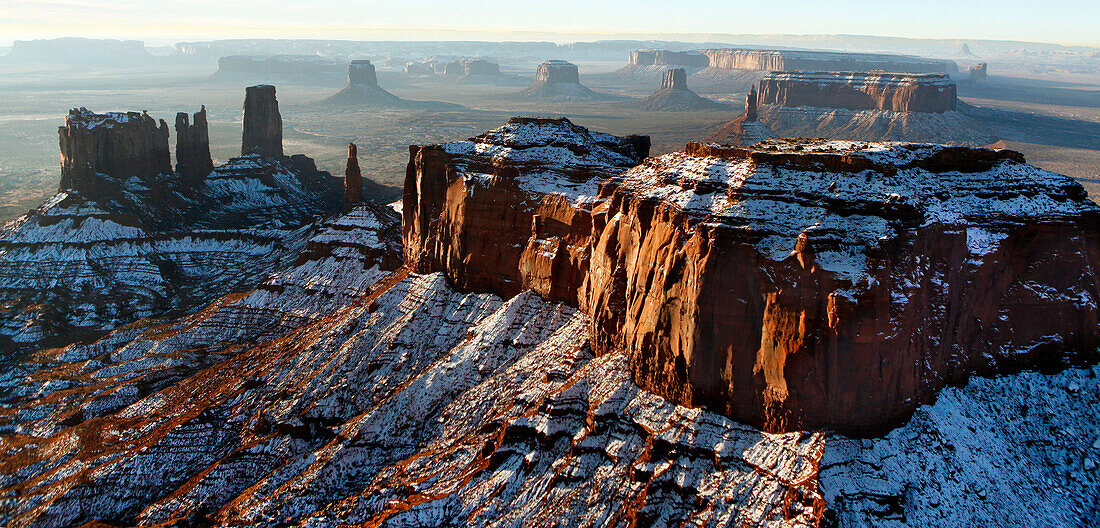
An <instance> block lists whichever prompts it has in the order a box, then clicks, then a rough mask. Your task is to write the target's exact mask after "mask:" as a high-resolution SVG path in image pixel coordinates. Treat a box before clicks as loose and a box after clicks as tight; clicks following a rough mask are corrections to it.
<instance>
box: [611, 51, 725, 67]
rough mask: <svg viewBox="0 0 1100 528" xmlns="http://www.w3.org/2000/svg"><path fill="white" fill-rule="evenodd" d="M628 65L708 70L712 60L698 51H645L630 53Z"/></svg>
mask: <svg viewBox="0 0 1100 528" xmlns="http://www.w3.org/2000/svg"><path fill="white" fill-rule="evenodd" d="M627 63H628V64H630V65H631V66H688V67H695V68H706V67H707V66H709V65H710V58H709V57H707V56H706V55H703V54H701V53H699V52H697V51H695V52H692V51H669V50H663V49H643V50H634V51H631V52H630V55H629V57H628V58H627Z"/></svg>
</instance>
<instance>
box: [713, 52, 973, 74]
mask: <svg viewBox="0 0 1100 528" xmlns="http://www.w3.org/2000/svg"><path fill="white" fill-rule="evenodd" d="M700 53H702V54H703V55H705V56H706V57H707V58H708V61H709V63H708V66H711V67H714V68H722V69H726V70H763V71H799V70H805V71H871V70H883V71H900V72H915V73H940V72H942V73H955V72H957V71H959V66H958V64H956V63H955V61H951V60H940V59H924V58H920V57H913V56H909V55H887V54H875V53H844V52H831V51H802V50H797V51H796V50H762V49H704V50H700Z"/></svg>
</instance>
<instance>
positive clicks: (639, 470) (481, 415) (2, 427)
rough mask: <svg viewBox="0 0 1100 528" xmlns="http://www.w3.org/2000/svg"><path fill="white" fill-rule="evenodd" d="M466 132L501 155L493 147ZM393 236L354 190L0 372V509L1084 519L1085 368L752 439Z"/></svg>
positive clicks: (1032, 522)
mask: <svg viewBox="0 0 1100 528" xmlns="http://www.w3.org/2000/svg"><path fill="white" fill-rule="evenodd" d="M511 130H512V132H518V129H517V128H515V127H513V128H512V129H511ZM529 132H530V130H529ZM589 134H591V133H589ZM595 136H596V137H597V138H601V137H602V135H598V134H597V135H595ZM568 138H569V136H568V135H567V134H566V131H565V130H558V131H556V132H555V133H554V134H553V139H551V141H552V142H556V144H558V145H560V147H552V148H547V147H541V148H543V149H544V150H543V152H544V153H545V154H556V155H557V156H558V157H559V158H562V159H563V160H565V161H568V160H571V159H573V158H570V157H569V156H571V155H573V154H572V153H573V151H581V150H582V149H581V148H580V145H577V144H576V142H575V141H569V139H568ZM518 139H519V137H517V136H514V137H513V138H512V141H511V143H512V144H513V145H521V144H522V145H526V148H524V149H520V150H530V149H539V148H540V147H536V146H531V144H530V140H531V139H532V138H530V137H528V138H527V142H526V143H517V142H516V140H518ZM544 139H550V138H545V137H544ZM604 139H606V138H604ZM502 141H505V140H502ZM605 142H610V143H622V142H623V140H619V141H613V140H608V141H605ZM588 148H592V147H591V146H589V147H588ZM559 149H560V150H559ZM487 150H489V151H491V152H492V154H493V155H494V156H496V157H498V159H500V160H501V161H500V162H501V163H502V164H504V163H505V160H506V159H507V157H508V156H510V153H509V151H507V150H506V149H487ZM535 153H536V152H535V151H530V152H528V154H531V155H534V154H535ZM577 156H580V154H577ZM582 158H583V159H588V160H592V159H593V158H589V157H582ZM517 161H522V160H517ZM543 168H546V167H543ZM574 168H576V169H577V170H580V169H582V168H583V167H580V166H579V165H577V164H574ZM527 176H530V175H529V174H528V175H527ZM901 176H905V175H904V174H902V175H901ZM525 177H526V176H525ZM856 177H858V178H859V179H860V181H862V175H860V174H857V175H856ZM676 178H677V176H676V175H673V174H667V175H666V180H667V181H670V182H676V181H678V180H677V179H676ZM544 181H545V182H548V181H550V179H549V178H548V179H545V180H544ZM699 181H702V180H699ZM529 183H530V182H529ZM822 185H824V184H823V183H822ZM696 188H697V189H699V188H701V187H698V186H697V187H696ZM544 189H546V188H544ZM485 190H486V189H485V188H479V192H482V191H485ZM839 190H840V192H847V188H844V187H841V188H840V189H839ZM565 192H571V191H568V189H567V190H566V191H565ZM398 234H399V224H398V219H397V218H396V217H395V215H394V214H393V213H392V212H390V211H388V210H387V209H386V208H383V207H380V206H378V205H377V204H373V203H371V202H369V201H368V202H364V203H363V204H360V205H359V206H357V207H356V208H354V209H353V210H352V211H351V212H350V213H349V214H346V215H343V216H341V217H339V218H336V219H334V220H332V221H331V222H328V223H327V224H326V225H325V226H324V227H322V228H321V230H320V231H319V232H318V233H317V234H316V235H315V236H313V237H312V238H311V239H310V241H309V243H308V245H307V247H308V248H309V249H308V250H307V251H306V253H305V254H304V255H303V256H302V258H301V259H300V261H299V264H298V265H296V266H291V267H288V268H285V269H283V270H281V271H279V272H278V273H276V274H274V275H273V276H272V277H271V278H270V279H269V280H268V281H266V282H265V283H264V284H262V285H261V286H260V287H259V288H257V289H256V290H254V291H250V292H247V293H241V294H233V295H229V296H226V297H223V298H221V299H218V300H217V301H215V302H214V303H212V304H210V305H209V306H207V307H205V308H204V309H202V310H199V311H196V312H194V313H192V314H189V315H186V316H184V317H180V318H178V319H172V320H158V321H141V322H138V323H137V324H134V325H131V326H128V327H124V328H120V329H118V330H116V331H115V332H113V333H111V334H110V335H108V336H106V337H104V338H103V339H101V340H99V341H96V342H94V343H88V344H78V345H72V346H69V347H67V348H65V349H57V350H50V351H43V352H42V353H40V354H37V355H36V356H35V357H34V358H33V360H32V361H26V362H23V363H19V364H17V365H14V366H13V368H6V369H3V370H0V404H2V409H3V412H0V451H2V452H4V453H6V454H7V456H5V457H3V458H2V459H0V475H2V478H0V496H3V497H4V498H5V503H4V504H5V507H4V508H0V523H3V524H4V525H5V526H13V527H29V526H36V527H37V526H47V527H75V526H84V525H86V524H87V523H101V524H110V525H112V526H139V525H140V526H149V525H157V524H159V525H191V526H194V525H206V526H241V525H275V524H278V525H290V526H314V527H326V528H327V527H334V528H335V527H338V526H348V525H365V526H385V527H400V526H447V527H450V526H454V527H459V526H487V527H515V526H544V525H554V524H564V525H568V526H579V527H590V526H591V527H597V526H601V527H603V526H682V525H683V524H684V523H685V522H687V523H689V524H691V525H697V526H753V527H768V528H792V527H794V528H803V527H806V528H810V527H813V528H819V527H822V526H834V525H835V526H839V527H845V528H847V527H853V528H854V527H858V526H866V525H874V526H887V527H891V528H893V527H898V528H901V527H912V526H918V527H928V528H932V527H937V526H954V525H960V524H966V523H978V524H982V525H997V524H1010V525H1012V526H1021V527H1027V528H1049V527H1051V526H1075V525H1078V524H1080V523H1081V522H1082V520H1085V521H1090V520H1091V519H1093V518H1095V511H1093V510H1094V508H1092V505H1093V504H1095V503H1096V501H1095V500H1094V499H1095V498H1096V497H1097V489H1100V475H1098V474H1097V472H1096V471H1095V465H1094V462H1093V459H1094V458H1096V456H1095V454H1094V453H1095V450H1096V449H1097V448H1096V446H1095V445H1093V442H1094V441H1095V439H1096V438H1098V437H1100V424H1098V423H1097V422H1096V420H1095V417H1096V415H1097V413H1098V412H1100V368H1094V369H1093V370H1077V369H1070V370H1067V371H1064V372H1062V373H1059V374H1056V375H1044V374H1039V373H1023V374H1019V375H1011V376H1006V377H1002V378H998V379H991V380H985V379H976V380H972V381H971V383H970V384H969V385H968V386H966V387H962V388H948V389H945V390H944V391H943V392H942V393H941V394H940V397H939V398H938V399H937V402H936V404H935V405H934V406H924V407H922V408H920V409H919V410H918V412H917V414H916V415H915V416H914V418H913V420H912V421H911V422H910V423H909V424H907V425H906V426H905V427H903V428H900V429H897V430H895V431H893V432H892V433H890V434H889V435H887V436H885V437H883V438H877V439H853V438H847V437H844V436H841V435H837V434H835V433H829V432H801V431H797V432H789V433H784V434H769V433H764V432H761V431H760V430H758V429H755V428H753V427H750V426H746V425H744V424H741V423H738V422H735V421H733V420H731V419H729V418H726V417H723V416H721V415H719V414H716V413H714V412H711V411H708V410H703V409H689V408H686V407H682V406H678V405H675V404H673V403H671V402H669V401H668V400H666V399H664V398H662V397H660V396H658V395H655V394H654V393H652V392H650V391H646V390H643V389H641V388H639V387H638V386H637V385H636V384H635V383H634V382H633V381H632V379H631V378H632V373H631V366H630V363H629V361H628V358H627V356H625V355H624V354H623V353H619V352H612V353H607V354H599V355H597V354H595V353H594V351H593V349H592V348H591V344H590V343H591V338H592V336H591V330H592V328H593V325H592V320H591V318H589V317H588V316H587V315H586V314H585V313H584V312H583V311H581V310H577V309H576V308H574V307H571V306H569V305H566V304H564V303H558V302H550V301H547V300H545V299H544V298H542V297H541V296H538V295H535V294H533V293H531V292H526V293H521V294H519V295H517V296H514V297H511V298H508V299H505V298H501V297H498V296H496V295H493V294H489V293H463V292H460V291H456V290H455V289H454V288H453V287H452V286H451V284H450V283H449V281H448V280H447V278H446V277H445V276H444V275H443V274H441V273H435V274H429V275H419V274H416V273H412V272H410V271H409V270H408V269H407V268H398V269H396V270H393V271H390V270H391V269H392V268H393V266H394V265H396V263H397V262H398V261H399V258H400V257H399V255H400V242H399V240H398V238H397V237H398ZM387 261H388V262H389V264H387ZM1090 457H1091V458H1090ZM1090 464H1093V465H1092V466H1090ZM1001 468H1013V469H1014V471H1004V470H1002V469H1001Z"/></svg>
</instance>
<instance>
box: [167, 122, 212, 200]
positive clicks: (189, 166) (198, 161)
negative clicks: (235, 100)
mask: <svg viewBox="0 0 1100 528" xmlns="http://www.w3.org/2000/svg"><path fill="white" fill-rule="evenodd" d="M212 170H214V162H213V161H212V160H211V159H210V131H209V128H208V126H207V122H206V106H203V107H202V108H200V109H199V111H198V112H195V119H194V122H193V123H192V122H190V121H189V120H188V117H187V112H179V113H177V114H176V173H178V174H179V176H180V178H183V180H184V181H186V182H187V183H188V184H189V185H197V184H198V183H199V182H201V180H202V179H203V178H205V177H206V175H207V174H210V171H212Z"/></svg>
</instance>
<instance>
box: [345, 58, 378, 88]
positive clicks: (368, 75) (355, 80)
mask: <svg viewBox="0 0 1100 528" xmlns="http://www.w3.org/2000/svg"><path fill="white" fill-rule="evenodd" d="M348 86H378V73H377V72H376V71H375V69H374V65H373V64H371V63H370V61H369V60H353V61H351V64H350V65H349V66H348Z"/></svg>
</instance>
